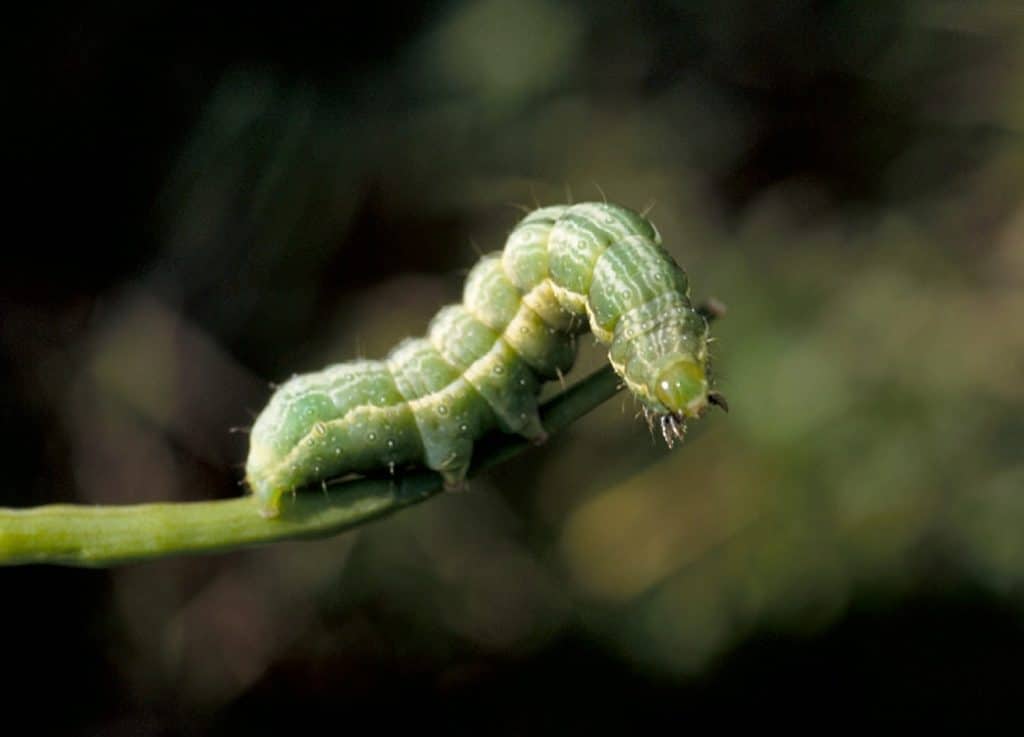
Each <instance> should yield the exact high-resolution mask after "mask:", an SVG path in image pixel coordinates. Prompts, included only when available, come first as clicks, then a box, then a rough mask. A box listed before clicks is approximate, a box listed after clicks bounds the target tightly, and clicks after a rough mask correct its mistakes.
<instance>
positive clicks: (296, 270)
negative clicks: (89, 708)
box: [4, 0, 1024, 708]
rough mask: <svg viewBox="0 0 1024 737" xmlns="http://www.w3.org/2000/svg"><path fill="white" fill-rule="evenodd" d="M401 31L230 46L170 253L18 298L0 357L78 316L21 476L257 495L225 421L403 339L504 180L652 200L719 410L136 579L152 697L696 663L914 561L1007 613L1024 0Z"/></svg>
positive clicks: (619, 427) (911, 582)
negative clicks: (575, 656)
mask: <svg viewBox="0 0 1024 737" xmlns="http://www.w3.org/2000/svg"><path fill="white" fill-rule="evenodd" d="M391 40H392V41H393V45H392V46H390V47H386V48H384V49H381V50H380V52H379V54H378V55H376V56H374V55H373V53H374V52H371V51H368V52H366V53H367V56H366V59H364V60H363V61H362V62H361V63H359V64H354V65H351V66H348V67H344V69H345V70H350V73H348V72H346V73H345V74H342V73H341V72H337V71H336V70H335V68H334V67H333V66H332V64H331V62H330V55H329V54H326V52H325V54H326V56H325V58H326V61H324V59H321V58H320V57H319V56H318V57H316V59H315V60H313V61H310V60H309V59H306V58H305V57H303V59H304V62H303V64H298V65H297V66H289V65H288V64H287V63H275V61H274V59H273V58H272V59H271V60H270V61H269V62H267V63H257V62H253V61H252V60H250V59H244V58H243V59H240V60H233V61H232V62H231V63H228V64H225V65H224V67H223V70H222V72H223V73H222V74H221V75H220V76H218V77H217V79H216V80H215V82H213V83H211V86H210V91H209V94H208V95H207V96H205V97H203V98H201V105H198V106H197V110H198V111H199V112H198V113H197V114H196V116H195V119H194V121H193V123H192V125H191V126H190V127H189V128H188V135H187V139H188V140H187V142H185V143H184V145H183V146H181V147H180V148H177V149H175V155H174V156H173V157H171V159H170V160H171V161H173V162H174V164H173V166H172V167H171V170H170V171H169V172H168V173H167V175H166V176H165V177H161V179H160V187H161V194H160V197H159V200H158V201H157V202H156V204H155V205H154V206H153V212H154V213H155V214H154V215H153V221H152V222H153V226H152V227H153V229H154V232H155V233H156V234H157V235H156V237H155V240H154V242H153V243H154V244H155V245H153V246H152V249H153V250H152V258H149V259H147V260H146V261H145V263H144V264H143V265H142V266H141V267H140V268H139V269H138V270H137V271H135V272H133V273H131V274H125V275H124V276H123V278H121V279H120V281H119V282H118V283H117V284H115V285H113V286H112V287H110V288H104V289H103V290H102V291H100V292H98V293H97V294H96V295H91V296H83V297H82V300H83V302H85V303H87V304H89V305H92V307H90V308H89V309H91V310H92V311H93V315H94V316H93V317H92V318H91V319H89V320H83V319H81V318H79V317H76V315H78V314H79V312H76V310H78V311H80V310H82V309H85V308H83V307H82V303H78V304H77V306H75V305H72V306H71V307H69V308H67V310H66V311H65V312H63V313H58V314H57V315H56V316H55V315H53V314H51V315H49V316H46V315H43V316H40V315H39V314H38V313H35V312H33V311H32V310H30V309H28V308H25V309H23V310H21V311H16V310H15V311H12V312H10V313H9V316H8V318H7V319H6V324H5V327H4V339H5V342H6V344H7V345H8V346H17V347H23V346H26V345H28V346H35V344H34V343H33V342H32V339H31V337H30V336H31V335H32V333H33V332H34V331H35V330H36V329H38V327H39V325H41V324H43V325H45V324H46V323H47V321H51V322H52V323H53V324H54V325H57V326H58V327H56V328H53V329H52V331H51V332H52V333H55V334H59V333H60V331H61V330H65V331H67V332H70V333H72V334H73V335H74V340H73V342H71V343H70V347H66V348H61V349H59V350H58V349H53V348H52V347H46V346H43V347H38V346H36V347H34V348H32V350H26V351H25V352H24V354H23V355H24V356H29V357H30V358H31V360H29V358H26V359H25V363H24V365H25V366H27V367H28V368H26V369H25V370H24V372H23V374H18V375H19V376H22V377H23V378H22V379H21V380H20V383H19V386H22V387H27V388H26V389H23V390H24V391H25V392H26V394H27V393H28V392H29V390H31V391H32V392H34V396H39V397H50V399H39V400H34V401H39V402H43V403H44V404H48V405H49V408H48V409H46V413H48V414H47V416H49V417H55V418H57V422H56V425H55V427H56V428H57V429H56V430H54V433H56V435H57V436H59V438H60V439H59V441H57V440H52V439H51V446H50V447H49V449H48V450H46V451H43V452H41V455H42V457H43V458H44V459H46V460H47V463H48V464H49V467H50V468H53V469H55V470H54V471H52V472H40V474H38V475H37V476H36V477H35V482H34V483H35V486H34V488H35V489H36V491H35V492H34V495H33V496H31V497H28V498H29V499H30V500H31V501H32V502H33V503H41V502H43V501H54V500H56V498H57V497H60V498H61V499H72V500H76V501H82V502H100V501H103V502H127V501H133V500H143V499H152V498H161V499H187V498H204V497H210V496H218V495H220V496H225V495H229V494H231V493H234V491H233V489H231V488H230V487H229V486H228V484H229V483H230V479H232V478H237V475H238V474H237V471H235V470H234V469H233V467H232V464H234V463H238V462H240V461H242V459H243V457H244V436H229V435H227V428H228V427H230V426H231V425H244V424H246V422H248V418H247V415H246V412H247V410H248V411H250V412H251V411H254V410H256V409H258V408H259V407H260V406H261V404H262V402H263V401H264V400H265V398H266V396H267V394H268V392H267V391H266V390H265V389H264V388H263V384H262V382H263V381H265V380H277V379H280V378H283V377H284V376H287V375H288V374H289V373H291V372H298V371H305V370H309V369H312V368H315V367H319V366H321V365H323V364H326V363H329V362H334V361H341V360H348V359H350V358H352V357H354V356H355V355H357V354H361V355H370V356H380V355H382V354H383V353H384V352H385V351H386V350H387V349H388V348H389V347H390V346H391V345H392V344H393V343H394V342H395V341H396V340H398V339H400V338H401V337H402V336H404V335H406V334H410V333H418V332H421V331H422V330H423V328H424V327H425V325H426V322H427V319H428V318H429V316H430V315H432V314H433V312H434V311H435V310H436V309H437V308H438V307H439V306H441V305H442V304H444V303H445V302H447V301H451V300H454V299H456V298H457V297H458V293H459V285H460V283H461V277H462V275H463V274H464V273H465V270H466V269H467V268H468V267H469V266H470V265H471V264H472V262H473V260H474V259H475V258H476V250H477V249H478V248H479V249H481V250H484V251H488V250H492V249H496V248H499V247H500V246H501V244H502V241H503V237H504V234H505V233H506V232H507V231H508V229H509V228H510V227H511V225H512V223H513V222H514V221H515V219H516V218H517V217H518V216H519V215H518V210H517V209H516V208H515V207H510V206H509V205H510V204H512V205H521V206H523V207H526V208H532V207H533V206H535V205H536V204H549V203H552V202H558V201H564V200H565V199H566V198H568V197H572V198H575V199H577V200H582V199H599V198H602V197H605V196H607V198H608V199H609V200H610V201H614V202H616V203H622V204H626V205H630V206H633V207H635V208H637V209H642V208H644V207H647V206H651V205H653V210H652V213H651V218H652V219H653V220H654V221H655V222H656V223H657V225H658V227H659V229H660V231H661V233H662V235H663V237H664V239H665V242H666V245H667V246H668V248H669V249H670V251H671V252H672V253H673V254H674V255H675V256H676V258H677V259H678V260H679V262H680V263H681V264H683V265H684V267H685V268H686V269H687V270H688V272H689V274H690V278H691V283H692V284H693V289H694V293H695V296H696V297H698V298H700V297H704V296H712V295H713V296H715V297H718V298H719V299H721V300H723V301H724V302H725V303H726V304H727V305H728V307H729V312H728V315H727V317H726V318H725V319H724V320H722V321H721V322H720V323H719V324H716V325H715V329H714V333H715V335H716V336H717V339H718V343H717V344H716V353H715V356H716V368H717V370H718V383H719V386H720V388H721V389H722V391H723V392H724V393H725V394H726V396H727V397H728V399H729V403H730V405H731V408H732V412H731V414H729V415H728V416H724V415H718V414H714V415H711V416H709V417H707V418H705V419H704V420H702V421H701V422H700V423H698V424H697V425H695V426H694V427H693V429H692V432H691V436H690V437H689V438H688V439H687V442H686V443H685V444H684V445H683V447H682V448H681V449H677V450H675V451H673V452H671V453H669V452H666V451H665V449H664V448H663V447H661V446H660V444H659V443H657V442H654V441H652V440H650V439H649V438H648V433H647V430H646V428H645V427H644V426H643V423H642V422H639V421H636V420H634V418H633V414H634V411H635V410H634V408H633V407H632V406H631V404H630V403H629V402H628V401H625V400H623V401H619V400H616V401H613V402H611V403H609V405H607V406H605V407H603V408H602V409H601V410H600V411H598V412H596V413H595V414H593V415H592V416H591V417H589V418H588V419H587V420H586V421H584V422H582V423H580V424H579V425H578V426H577V427H575V428H574V429H572V430H571V431H570V432H568V433H566V434H565V435H563V436H562V437H559V438H557V439H556V440H554V441H553V442H552V443H551V444H550V446H549V447H546V448H543V449H539V450H537V451H536V452H534V453H532V455H530V456H528V457H527V458H525V459H523V460H522V462H517V463H516V464H514V465H512V466H509V467H506V468H502V469H500V470H498V471H496V472H494V473H491V474H489V475H488V476H487V477H486V478H483V479H480V480H479V481H477V482H474V484H473V491H472V493H469V494H462V495H450V496H447V497H445V498H443V499H440V500H436V501H433V502H431V503H429V504H427V505H424V506H423V507H420V508H416V509H413V510H410V511H407V512H404V513H402V514H401V515H399V516H398V517H396V518H394V519H391V520H388V521H386V522H383V523H380V524H377V525H374V526H372V527H370V528H367V529H366V530H364V531H362V532H361V533H359V534H353V535H347V536H344V537H343V538H340V539H337V540H333V541H327V542H322V543H303V544H295V545H291V544H289V545H286V546H281V547H275V548H273V549H268V550H263V551H255V552H251V553H245V554H239V555H233V556H228V557H226V558H223V559H218V560H212V561H202V562H199V561H177V562H167V563H161V564H157V565H153V566H146V567H142V568H136V569H127V570H123V571H117V572H114V573H112V574H111V578H110V584H109V586H110V589H109V598H106V599H104V601H105V602H106V603H105V604H102V605H101V606H103V607H104V609H103V611H105V612H107V616H108V617H109V618H110V622H111V624H108V625H106V627H108V628H109V630H111V631H110V632H109V638H110V639H108V642H113V643H116V644H115V645H111V647H112V648H113V649H112V651H111V652H110V653H109V654H108V657H109V659H110V661H111V663H112V665H111V667H112V669H113V672H114V673H116V674H117V677H118V678H119V679H121V682H122V683H123V684H130V685H129V686H127V687H128V688H129V690H130V692H131V693H132V694H134V695H133V696H132V697H131V698H133V699H135V700H137V701H139V702H140V703H145V702H148V701H149V700H153V699H157V700H159V699H165V700H166V699H168V698H170V696H169V694H170V693H171V692H173V693H174V694H175V698H176V699H180V700H181V701H182V702H183V703H187V704H193V705H196V708H200V707H204V708H216V707H221V706H224V705H226V704H229V703H231V702H232V700H234V699H236V698H238V697H239V696H240V695H241V694H244V693H246V692H247V691H248V690H250V689H257V690H258V689H259V688H260V687H261V685H262V686H263V687H264V688H267V687H268V686H267V685H266V684H267V681H266V678H267V675H266V674H267V673H274V672H281V671H282V670H283V671H284V672H286V673H287V672H290V671H296V672H300V673H309V672H319V671H318V668H321V667H322V668H323V669H324V673H325V675H323V677H324V678H326V679H328V680H330V681H331V682H332V683H334V682H338V683H342V684H343V683H346V682H348V680H358V678H359V675H358V674H359V670H360V668H362V667H364V666H365V664H367V663H371V664H376V667H378V668H383V669H386V667H388V666H386V665H381V663H385V664H386V663H391V664H395V663H397V664H398V665H394V667H395V668H398V669H399V670H400V669H401V668H403V667H409V668H415V669H425V670H429V671H436V672H439V673H442V674H444V673H448V674H451V673H452V672H461V671H458V668H459V667H460V666H461V665H464V664H465V663H466V662H467V661H471V662H472V661H473V660H474V659H476V660H479V661H487V660H488V659H493V658H505V659H511V660H515V659H524V658H529V657H530V656H531V654H534V653H538V652H541V651H543V650H544V648H546V647H549V646H551V644H552V643H554V642H557V641H558V640H559V638H562V637H565V636H567V634H570V633H571V634H574V635H579V634H581V633H582V636H584V637H586V638H587V639H589V640H593V641H595V642H597V643H599V645H600V647H601V648H605V649H607V650H609V651H611V652H614V653H616V657H621V658H622V659H623V660H624V661H625V662H628V663H630V664H632V665H634V666H635V667H637V668H638V669H639V670H640V671H642V672H645V673H653V674H662V675H676V674H688V675H691V676H696V675H699V674H701V673H704V672H706V669H707V668H708V667H709V665H710V664H711V663H713V662H715V659H716V658H717V657H719V656H721V655H722V654H723V653H724V652H727V651H728V650H729V649H731V648H735V647H736V646H737V645H738V644H739V643H742V642H743V640H744V638H745V637H747V636H749V635H750V634H751V633H754V632H758V631H763V630H769V631H786V632H796V633H803V634H814V633H819V632H822V631H824V630H825V629H827V628H828V627H829V626H830V625H831V624H832V623H834V622H835V621H837V619H839V618H841V617H842V616H843V615H844V613H845V612H847V611H849V609H850V608H851V607H853V606H855V605H856V604H857V603H858V602H860V601H865V600H871V599H873V598H877V597H883V598H884V597H896V598H898V597H899V596H901V595H903V594H906V593H907V592H912V591H914V590H916V589H919V588H922V587H923V588H929V587H932V586H939V587H941V586H943V585H947V584H953V583H956V582H963V581H967V582H969V584H970V585H971V586H976V587H978V588H979V589H980V590H983V591H988V592H991V593H992V594H994V595H996V596H998V597H1000V598H1005V599H1006V600H1008V601H1010V602H1012V604H1013V606H1014V607H1020V606H1024V599H1022V598H1021V597H1022V591H1024V587H1022V584H1024V536H1022V535H1021V533H1020V531H1021V530H1022V529H1024V454H1022V452H1021V449H1022V447H1024V381H1022V378H1021V377H1022V373H1024V329H1022V328H1021V325H1022V324H1024V289H1022V287H1024V184H1022V183H1024V144H1022V134H1024V102H1022V100H1024V98H1022V96H1021V94H1020V90H1022V89H1024V53H1022V50H1024V14H1022V13H1021V11H1020V8H1019V7H1018V6H1017V4H1016V3H1013V2H1003V1H1001V0H985V1H984V2H973V3H960V2H919V1H909V0H908V1H906V2H898V3H889V2H863V3H851V2H828V3H811V2H804V1H801V0H787V1H785V2H781V3H768V4H760V3H749V2H740V1H739V0H731V1H730V2H724V3H723V2H676V3H672V2H659V3H652V4H649V5H646V4H641V5H637V6H635V7H627V6H626V5H625V4H618V3H598V4H589V3H587V4H584V3H555V2H553V1H552V0H530V1H529V2H510V1H507V0H479V1H478V2H453V3H448V4H446V5H445V6H444V8H443V9H442V10H441V11H438V12H436V13H434V14H433V16H431V17H430V18H429V19H427V20H425V21H424V22H423V23H422V25H421V26H419V27H416V28H414V29H412V30H411V31H409V33H408V34H407V35H405V36H401V37H400V38H394V39H391ZM296 44H297V45H298V44H299V42H298V41H297V42H296ZM275 48H276V47H275ZM274 58H277V57H274ZM284 58H286V59H287V58H290V57H288V56H287V55H285V56H284ZM278 61H279V59H278ZM339 68H340V67H339ZM125 104H126V105H130V102H126V103H125ZM69 315H70V317H69ZM61 325H63V326H64V327H63V328H61V327H59V326H61ZM44 332H45V329H44ZM46 334H51V333H46ZM601 360H603V359H602V357H601V355H600V354H599V353H598V351H596V350H592V349H590V348H587V347H585V350H584V352H583V355H582V356H581V360H580V366H581V368H580V370H581V371H583V370H586V369H587V368H592V367H594V366H596V365H598V363H599V362H600V361H601ZM28 375H31V380H28V379H24V376H28ZM4 502H5V503H12V504H13V503H14V499H11V498H4ZM105 631H106V630H105ZM318 663H324V664H325V665H323V666H318V665H317V664H318ZM410 664H412V665H410ZM453 677H467V678H472V676H471V675H470V676H453ZM338 687H339V688H343V686H338Z"/></svg>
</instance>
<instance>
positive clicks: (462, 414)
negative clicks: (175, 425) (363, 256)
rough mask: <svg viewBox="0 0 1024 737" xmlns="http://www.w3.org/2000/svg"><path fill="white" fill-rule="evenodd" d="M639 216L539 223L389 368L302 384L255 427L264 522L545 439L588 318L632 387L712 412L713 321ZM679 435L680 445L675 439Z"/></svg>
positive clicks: (495, 257)
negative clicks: (486, 443) (546, 404)
mask: <svg viewBox="0 0 1024 737" xmlns="http://www.w3.org/2000/svg"><path fill="white" fill-rule="evenodd" d="M660 242H661V238H660V236H659V235H658V232H657V230H656V229H655V228H654V226H653V225H652V224H651V223H650V222H649V221H648V220H646V219H645V218H643V217H642V216H641V215H639V214H638V213H635V212H633V211H631V210H628V209H625V208H622V207H617V206H615V205H608V204H603V203H582V204H579V205H572V206H558V207H547V208H543V209H541V210H538V211H535V212H533V213H531V214H530V215H528V216H527V217H526V218H525V219H524V220H523V221H522V222H520V223H519V225H517V226H516V228H515V229H514V230H513V232H512V233H511V234H510V236H509V238H508V241H507V243H506V246H505V250H504V251H503V252H501V253H499V254H491V255H489V256H484V257H483V258H482V259H481V260H480V261H479V262H478V263H477V264H476V266H474V268H473V269H472V271H471V272H470V274H469V276H468V278H467V280H466V286H465V289H464V292H463V301H462V304H461V305H452V306H449V307H446V308H444V309H443V310H442V311H441V312H440V313H438V315H437V316H436V317H435V318H434V320H433V321H432V322H431V325H430V329H429V330H428V333H427V336H426V337H424V338H416V339H408V340H406V341H404V342H403V343H401V344H400V345H399V346H398V347H396V348H395V349H394V350H393V351H392V352H391V353H390V354H389V356H388V357H387V359H385V360H384V361H360V362H356V363H349V364H340V365H336V366H332V367H329V368H327V369H324V370H323V371H319V372H315V373H312V374H306V375H303V376H298V377H294V378H293V379H291V380H290V381H289V382H287V383H286V384H285V385H284V386H282V387H281V388H280V389H279V390H278V391H277V392H276V393H275V394H274V396H273V397H271V400H270V403H269V404H268V406H267V408H266V409H265V410H264V411H263V413H262V414H261V415H260V416H259V417H258V418H257V420H256V423H255V425H254V426H253V430H252V434H251V436H250V454H249V459H248V462H247V464H246V476H247V480H248V482H249V485H250V487H251V488H252V490H253V493H254V495H255V497H256V499H257V502H258V504H259V509H260V512H261V513H262V514H263V515H264V516H267V517H273V516H276V515H277V514H278V513H279V508H280V500H281V497H282V495H284V494H285V493H287V492H288V491H291V490H294V489H296V488H299V487H303V486H308V485H310V484H312V483H315V482H318V481H321V480H324V479H330V478H336V477H339V476H343V475H345V474H348V473H353V472H354V473H363V472H367V471H372V470H375V469H380V468H384V467H388V468H391V469H392V470H394V469H395V468H396V467H404V466H406V465H410V464H418V465H424V466H426V467H427V468H429V469H432V470H434V471H437V472H439V473H440V474H441V476H442V477H443V479H444V481H445V484H446V485H448V486H450V487H456V486H458V485H460V484H461V483H462V481H463V480H464V479H465V477H466V474H467V472H468V470H469V466H470V461H471V458H472V453H473V444H474V442H475V440H476V439H477V438H479V437H480V436H481V435H482V434H483V433H485V432H487V431H488V430H490V429H492V428H499V429H501V430H502V431H504V432H508V433H516V434H519V435H522V436H524V437H526V438H529V439H531V440H533V441H535V442H539V441H541V440H543V438H544V437H546V431H545V428H544V425H543V424H542V423H541V420H540V416H539V413H538V406H537V395H538V394H539V392H540V388H541V386H542V384H543V382H544V381H545V380H550V379H552V378H554V377H556V376H559V375H561V374H562V373H564V372H565V371H568V370H569V368H570V367H571V366H572V363H573V360H574V358H575V343H574V340H573V336H574V335H575V334H576V333H578V332H580V331H581V330H582V329H583V328H584V327H586V326H587V325H588V324H589V327H590V329H591V331H592V332H593V333H594V335H595V337H596V338H597V339H598V340H599V341H601V342H602V343H604V344H606V345H608V346H609V359H610V361H611V363H612V366H613V368H614V369H615V371H616V372H617V373H618V374H619V376H620V377H621V378H622V380H623V381H624V383H625V385H626V386H627V387H628V388H629V390H630V391H631V392H632V393H633V394H634V395H635V396H636V397H637V398H638V399H639V400H640V402H641V403H642V404H643V406H644V408H645V409H646V410H647V411H648V412H649V413H651V414H653V415H655V416H671V417H672V418H673V422H675V423H676V424H677V425H681V423H682V422H683V421H685V419H687V418H691V417H696V416H699V415H700V414H701V413H702V412H703V411H704V410H705V408H706V407H707V404H708V390H709V379H708V351H707V341H708V326H707V322H706V321H705V319H704V318H703V317H702V316H701V315H699V314H698V313H697V312H696V311H695V310H694V309H693V307H692V306H691V304H690V300H689V294H688V283H687V278H686V274H685V273H684V272H683V270H682V269H681V268H679V266H678V265H677V264H676V263H675V262H674V261H673V260H672V258H671V256H670V255H669V254H668V253H667V252H666V251H665V250H664V249H663V248H662V247H661V245H660ZM666 440H667V441H669V442H670V438H669V435H666Z"/></svg>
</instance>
